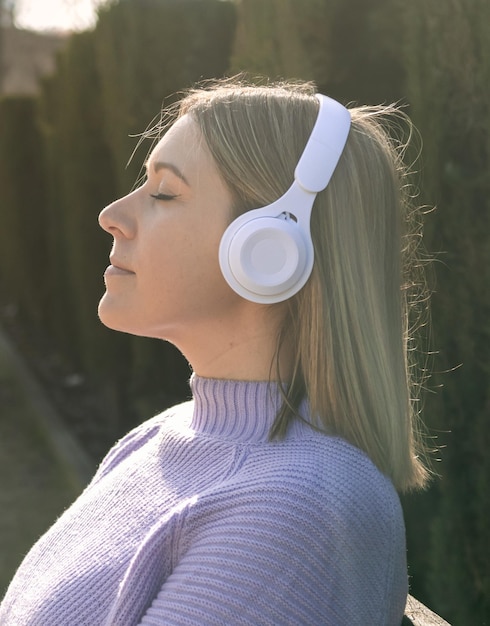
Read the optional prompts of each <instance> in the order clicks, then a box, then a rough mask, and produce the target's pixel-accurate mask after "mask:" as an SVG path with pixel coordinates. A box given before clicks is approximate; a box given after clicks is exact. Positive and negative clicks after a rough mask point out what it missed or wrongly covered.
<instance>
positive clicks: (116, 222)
mask: <svg viewBox="0 0 490 626" xmlns="http://www.w3.org/2000/svg"><path fill="white" fill-rule="evenodd" d="M134 193H135V192H134V191H133V192H132V193H130V194H129V195H127V196H124V197H123V198H119V200H116V201H115V202H113V203H112V204H109V205H108V206H106V207H105V209H102V211H101V212H100V213H99V225H100V227H101V228H102V229H103V230H105V231H106V232H108V233H109V234H111V235H112V236H113V237H116V236H118V235H121V236H123V237H125V238H126V239H132V238H133V237H134V235H135V232H136V221H135V215H134V211H132V210H131V208H132V203H133V202H134V198H133V194H134Z"/></svg>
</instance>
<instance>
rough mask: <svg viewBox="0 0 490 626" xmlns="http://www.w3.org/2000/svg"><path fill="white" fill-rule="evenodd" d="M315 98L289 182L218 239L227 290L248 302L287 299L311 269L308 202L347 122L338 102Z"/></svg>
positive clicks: (322, 181) (323, 180)
mask: <svg viewBox="0 0 490 626" xmlns="http://www.w3.org/2000/svg"><path fill="white" fill-rule="evenodd" d="M316 97H317V99H318V101H319V103H320V109H319V111H318V117H317V119H316V122H315V125H314V127H313V130H312V131H311V135H310V138H309V139H308V143H307V144H306V147H305V149H304V151H303V154H302V155H301V158H300V160H299V161H298V164H297V165H296V169H295V172H294V182H293V184H292V185H291V187H290V188H289V189H288V190H287V191H286V193H285V194H284V195H283V196H281V197H280V198H279V199H278V200H276V201H275V202H273V203H272V204H269V205H267V206H265V207H262V208H260V209H253V210H251V211H247V212H246V213H244V214H243V215H240V216H239V217H238V218H237V219H236V220H234V221H233V222H232V223H231V224H230V225H229V226H228V228H227V229H226V230H225V232H224V234H223V237H222V239H221V243H220V247H219V262H220V266H221V271H222V273H223V276H224V277H225V279H226V281H227V282H228V284H229V285H230V287H231V288H232V289H234V290H235V291H236V292H237V293H238V294H239V295H240V296H242V297H243V298H245V299H247V300H251V301H252V302H259V303H264V304H272V303H274V302H282V301H283V300H287V299H288V298H290V297H291V296H293V295H294V294H295V293H297V292H298V291H299V290H300V289H301V287H303V285H304V284H305V283H306V281H307V280H308V278H309V276H310V274H311V270H312V268H313V258H314V253H313V243H312V241H311V234H310V216H311V210H312V208H313V202H314V201H315V198H316V194H317V193H318V192H319V191H322V190H323V189H325V187H326V186H327V185H328V183H329V182H330V179H331V177H332V174H333V173H334V170H335V168H336V167H337V163H338V162H339V159H340V157H341V155H342V152H343V150H344V147H345V144H346V141H347V137H348V135H349V129H350V122H351V118H350V113H349V111H348V110H347V109H346V108H345V107H344V106H342V105H341V104H340V103H339V102H336V101H335V100H332V99H331V98H328V97H327V96H322V95H321V94H316Z"/></svg>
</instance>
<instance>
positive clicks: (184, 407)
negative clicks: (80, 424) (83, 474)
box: [92, 401, 192, 483]
mask: <svg viewBox="0 0 490 626" xmlns="http://www.w3.org/2000/svg"><path fill="white" fill-rule="evenodd" d="M191 414H192V401H189V402H183V403H181V404H177V405H175V406H174V407H172V408H170V409H167V410H166V411H164V412H162V413H159V414H158V415H156V416H154V417H152V418H150V419H148V420H146V421H145V422H143V423H142V424H140V425H138V426H136V427H135V428H133V429H132V430H131V431H129V432H128V433H127V434H126V435H124V437H122V438H121V439H120V440H119V441H118V442H117V443H115V444H114V446H113V447H112V448H111V449H110V450H109V452H108V453H107V454H106V456H105V457H104V459H103V460H102V462H101V463H100V465H99V468H98V470H97V472H96V474H95V476H94V478H93V480H92V483H94V482H96V481H98V480H100V478H102V477H103V476H105V475H106V474H107V473H109V472H110V471H112V470H113V469H114V468H115V467H116V466H117V465H119V464H120V463H121V462H122V461H123V460H124V459H126V458H128V457H129V456H130V455H131V454H133V453H134V452H136V451H137V450H139V449H140V448H142V447H143V446H145V445H147V444H148V443H149V442H151V441H152V440H153V439H154V438H155V437H158V436H161V435H162V433H165V432H166V431H168V430H183V429H185V428H186V425H187V423H188V420H189V419H190V415H191Z"/></svg>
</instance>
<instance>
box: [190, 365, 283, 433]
mask: <svg viewBox="0 0 490 626" xmlns="http://www.w3.org/2000/svg"><path fill="white" fill-rule="evenodd" d="M190 387H191V390H192V395H193V398H194V409H193V415H192V421H191V424H190V426H191V428H192V430H194V431H195V432H198V433H200V434H204V435H207V436H210V437H217V438H220V439H232V440H234V441H242V442H259V441H267V440H268V437H269V430H270V428H271V426H272V424H273V423H274V420H275V418H276V415H277V412H278V411H279V409H280V407H281V404H282V395H281V391H280V387H279V384H278V383H276V382H268V381H259V382H256V381H243V380H220V379H213V378H202V377H200V376H197V375H196V374H193V375H192V377H191V380H190Z"/></svg>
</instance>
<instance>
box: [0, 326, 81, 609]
mask: <svg viewBox="0 0 490 626" xmlns="http://www.w3.org/2000/svg"><path fill="white" fill-rule="evenodd" d="M90 472H91V468H90V463H89V461H88V460H87V459H86V458H85V457H84V454H83V451H81V450H80V449H79V448H78V446H77V444H76V442H74V441H73V439H72V438H71V436H70V434H69V433H67V432H66V431H65V429H64V428H63V427H62V425H61V423H60V420H59V419H58V418H57V416H56V414H55V412H54V410H53V409H52V407H51V406H50V405H49V403H48V402H47V401H46V398H45V396H44V395H43V393H42V390H41V389H40V388H38V387H37V385H36V382H35V381H34V380H33V379H32V377H31V376H30V374H29V372H28V371H27V370H26V368H25V366H24V365H23V363H22V361H21V360H20V359H19V357H18V355H17V354H16V352H15V350H14V349H13V347H12V344H11V343H10V342H9V340H8V338H7V337H6V336H5V334H4V333H3V332H2V331H1V329H0V598H1V597H2V596H3V593H4V591H5V589H6V586H7V585H8V582H9V580H10V579H11V577H12V575H13V573H14V572H15V569H16V568H17V566H18V565H19V563H20V561H21V560H22V557H23V555H24V554H25V553H26V552H27V551H28V550H29V548H30V547H31V545H32V544H33V542H34V541H35V540H36V539H37V538H38V537H39V536H40V535H41V534H42V533H43V532H44V531H45V530H46V529H47V528H48V527H49V526H50V525H51V524H52V522H53V521H54V520H55V519H56V518H57V517H58V516H59V514H60V513H61V512H62V511H63V509H64V508H66V506H67V505H68V504H70V502H72V501H73V500H74V499H75V498H76V496H77V495H78V494H79V493H80V491H81V490H82V489H83V486H84V484H86V482H87V480H88V476H89V475H90Z"/></svg>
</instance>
